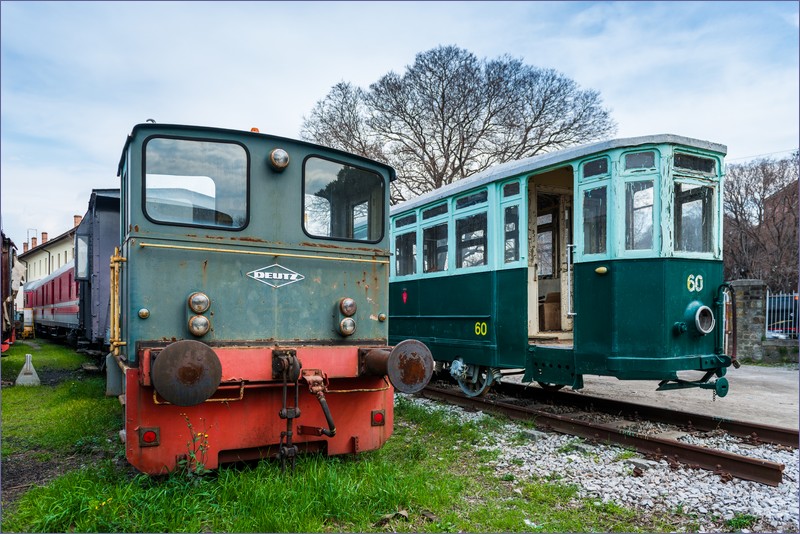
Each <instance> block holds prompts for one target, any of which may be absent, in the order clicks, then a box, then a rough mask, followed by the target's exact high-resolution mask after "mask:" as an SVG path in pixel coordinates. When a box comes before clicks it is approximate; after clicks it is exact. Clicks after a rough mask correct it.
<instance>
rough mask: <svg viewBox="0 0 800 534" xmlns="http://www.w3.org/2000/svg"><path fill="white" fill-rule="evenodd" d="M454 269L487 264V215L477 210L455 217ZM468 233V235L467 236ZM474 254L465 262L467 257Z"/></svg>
mask: <svg viewBox="0 0 800 534" xmlns="http://www.w3.org/2000/svg"><path fill="white" fill-rule="evenodd" d="M454 228H455V242H456V254H455V256H456V269H459V270H461V269H471V268H474V267H483V266H486V265H488V264H489V216H488V213H487V212H486V211H478V212H473V213H469V214H466V215H464V216H463V217H458V218H456V219H455V224H454ZM468 235H469V237H467V236H468ZM470 255H474V256H475V258H477V259H471V260H470V262H469V264H466V260H467V257H468V256H470Z"/></svg>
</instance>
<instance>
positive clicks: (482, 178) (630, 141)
mask: <svg viewBox="0 0 800 534" xmlns="http://www.w3.org/2000/svg"><path fill="white" fill-rule="evenodd" d="M661 144H672V145H681V146H687V147H691V148H698V149H701V150H708V151H711V152H718V153H721V154H723V155H724V154H727V153H728V147H727V146H725V145H722V144H719V143H712V142H711V141H703V140H700V139H693V138H691V137H683V136H680V135H674V134H656V135H644V136H640V137H626V138H621V139H610V140H607V141H600V142H597V143H589V144H586V145H580V146H576V147H572V148H566V149H563V150H557V151H555V152H548V153H547V154H540V155H538V156H532V157H530V158H524V159H517V160H513V161H507V162H505V163H500V164H498V165H495V166H493V167H490V168H488V169H486V170H484V171H481V172H479V173H477V174H473V175H472V176H469V177H467V178H463V179H461V180H459V181H457V182H455V183H452V184H449V185H446V186H444V187H440V188H439V189H435V190H433V191H429V192H427V193H424V194H422V195H420V196H418V197H415V198H412V199H410V200H407V201H406V202H403V203H401V204H397V205H395V206H393V207H392V209H391V213H392V214H395V213H400V212H403V211H406V210H409V209H412V208H416V207H419V206H422V205H424V204H427V203H429V202H432V201H435V200H438V199H439V198H446V197H450V196H452V195H457V194H459V193H462V192H464V191H468V190H470V189H473V188H475V187H480V186H482V185H484V184H488V183H491V182H494V181H495V180H498V179H502V178H509V177H512V176H516V175H519V174H525V173H530V172H535V171H538V170H540V169H544V168H546V167H552V166H553V165H558V164H559V163H565V162H567V161H572V160H574V159H579V158H584V157H586V156H590V155H592V154H596V153H599V152H606V151H608V150H612V149H615V148H627V147H636V146H641V145H661Z"/></svg>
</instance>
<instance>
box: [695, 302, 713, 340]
mask: <svg viewBox="0 0 800 534" xmlns="http://www.w3.org/2000/svg"><path fill="white" fill-rule="evenodd" d="M715 324H716V321H715V320H714V312H713V311H711V308H709V307H708V306H700V307H699V308H698V309H697V311H696V312H695V314H694V325H695V327H696V328H697V331H698V332H700V333H701V334H703V335H706V334H710V333H711V332H713V331H714V325H715Z"/></svg>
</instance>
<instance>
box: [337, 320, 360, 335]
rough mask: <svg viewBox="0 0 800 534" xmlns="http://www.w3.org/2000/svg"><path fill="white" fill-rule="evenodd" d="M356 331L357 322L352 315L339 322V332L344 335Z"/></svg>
mask: <svg viewBox="0 0 800 534" xmlns="http://www.w3.org/2000/svg"><path fill="white" fill-rule="evenodd" d="M355 331H356V322H355V321H354V320H353V318H352V317H345V318H344V319H342V322H340V323H339V333H340V334H342V335H343V336H352V335H353V333H354V332H355Z"/></svg>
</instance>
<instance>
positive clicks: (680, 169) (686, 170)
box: [672, 151, 718, 177]
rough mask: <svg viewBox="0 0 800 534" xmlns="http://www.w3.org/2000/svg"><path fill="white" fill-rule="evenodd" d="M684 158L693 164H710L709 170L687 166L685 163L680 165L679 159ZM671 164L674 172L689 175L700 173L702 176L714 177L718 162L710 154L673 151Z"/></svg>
mask: <svg viewBox="0 0 800 534" xmlns="http://www.w3.org/2000/svg"><path fill="white" fill-rule="evenodd" d="M681 159H685V160H688V161H691V162H694V163H695V164H699V163H704V162H705V163H707V164H710V165H711V169H710V170H704V169H698V168H693V167H689V166H686V165H682V164H681V163H679V160H681ZM672 162H673V166H674V168H675V174H689V175H700V176H704V177H716V176H717V168H718V162H717V160H716V159H715V158H712V157H710V156H706V155H701V154H691V153H689V152H683V151H675V153H674V154H673V157H672Z"/></svg>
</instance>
